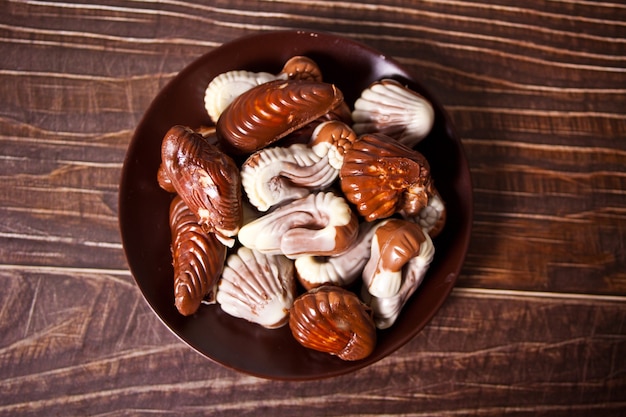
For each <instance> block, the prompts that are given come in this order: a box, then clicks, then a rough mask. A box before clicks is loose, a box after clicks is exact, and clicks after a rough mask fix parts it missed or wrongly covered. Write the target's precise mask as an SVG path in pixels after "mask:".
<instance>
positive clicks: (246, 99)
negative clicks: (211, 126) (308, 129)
mask: <svg viewBox="0 0 626 417" xmlns="http://www.w3.org/2000/svg"><path fill="white" fill-rule="evenodd" d="M341 102H343V94H342V93H341V91H340V90H339V89H337V88H336V87H335V86H334V85H332V84H327V83H323V82H315V81H303V80H284V81H283V80H275V81H270V82H267V83H263V84H261V85H259V86H257V87H254V88H252V89H250V90H248V91H246V92H245V93H243V94H241V95H240V96H239V97H237V98H236V99H235V100H234V101H233V102H232V103H231V105H230V106H228V107H227V108H226V110H224V112H223V113H222V115H221V116H220V118H219V120H218V122H217V133H218V137H219V138H220V141H221V143H222V144H223V146H224V147H225V148H226V149H229V150H231V151H232V152H233V153H236V154H246V153H252V152H255V151H257V150H259V149H261V148H263V147H266V146H267V145H269V144H271V143H273V142H275V141H277V140H279V139H281V138H283V137H284V136H286V135H288V134H289V133H291V132H293V131H294V130H296V129H299V128H301V127H302V126H304V125H306V124H308V123H309V122H311V121H313V120H315V119H317V118H318V117H320V116H322V115H324V114H326V113H328V112H329V111H331V110H332V109H334V108H335V107H337V106H338V105H339V104H340V103H341Z"/></svg>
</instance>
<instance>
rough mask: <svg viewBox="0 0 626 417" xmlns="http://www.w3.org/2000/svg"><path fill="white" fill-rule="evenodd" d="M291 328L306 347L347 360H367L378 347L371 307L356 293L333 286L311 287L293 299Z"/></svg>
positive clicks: (290, 315)
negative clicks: (311, 288)
mask: <svg viewBox="0 0 626 417" xmlns="http://www.w3.org/2000/svg"><path fill="white" fill-rule="evenodd" d="M289 328H290V329H291V333H292V334H293V336H294V337H295V339H296V340H297V341H298V342H299V343H300V344H302V345H303V346H304V347H307V348H309V349H313V350H317V351H320V352H326V353H329V354H331V355H336V356H338V357H339V358H341V359H343V360H346V361H356V360H359V359H364V358H366V357H368V356H369V355H370V354H371V353H372V351H373V350H374V347H375V346H376V326H375V325H374V320H373V319H372V311H371V309H370V308H369V307H368V306H366V305H365V304H364V303H363V302H361V300H359V298H358V297H357V296H356V295H355V294H354V293H352V292H350V291H348V290H344V289H343V288H340V287H335V286H331V285H328V286H322V287H318V288H315V289H313V290H310V291H309V292H307V293H305V294H303V295H301V296H300V297H298V298H297V299H296V300H295V301H294V303H293V307H291V312H290V314H289Z"/></svg>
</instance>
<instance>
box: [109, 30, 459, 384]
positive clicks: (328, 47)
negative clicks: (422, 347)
mask: <svg viewBox="0 0 626 417" xmlns="http://www.w3.org/2000/svg"><path fill="white" fill-rule="evenodd" d="M294 55H306V56H309V57H310V58H312V59H314V60H315V62H317V63H318V65H319V66H320V68H321V70H322V72H323V74H324V80H325V81H326V82H330V83H336V84H337V85H338V86H340V87H341V90H342V92H343V94H344V97H345V100H346V101H347V102H348V103H353V102H354V100H356V98H357V97H358V96H359V94H360V92H361V91H362V89H364V88H366V87H367V86H368V85H370V84H371V83H372V82H373V81H375V80H377V79H381V78H384V77H391V78H394V79H398V80H399V81H401V82H403V83H405V84H407V85H408V86H410V87H411V88H412V89H415V90H416V91H418V92H419V93H420V94H422V95H424V96H425V97H427V98H428V99H429V100H430V101H431V102H432V103H433V105H434V108H435V125H434V127H433V130H432V132H431V133H430V135H429V136H428V137H426V138H425V139H424V140H423V141H422V142H421V143H420V144H419V145H418V149H419V151H420V152H422V153H423V154H424V155H425V156H426V157H427V158H428V161H429V163H430V165H431V169H432V175H433V178H434V180H435V183H436V186H437V189H438V190H439V192H440V193H441V196H442V198H443V200H444V201H445V202H446V207H447V209H448V221H447V223H446V225H445V227H444V229H443V230H442V232H441V233H440V234H439V236H437V238H435V239H434V243H435V246H436V255H435V259H434V260H433V262H432V264H431V266H430V269H429V271H428V274H427V276H426V277H425V279H424V282H423V284H422V285H421V286H420V288H419V289H418V291H417V292H416V293H415V294H414V295H413V297H412V298H411V299H410V300H409V301H408V302H407V304H406V305H405V307H404V310H403V312H402V314H400V316H399V317H398V320H397V321H396V322H395V323H394V325H393V326H392V327H391V328H390V329H388V330H385V331H379V334H378V338H377V343H376V348H375V349H374V351H373V352H372V354H371V355H369V356H368V357H367V358H366V359H364V360H361V361H356V362H349V361H343V360H341V359H339V358H336V357H333V356H331V355H328V354H326V353H322V352H315V351H312V350H309V349H306V348H304V347H302V346H301V345H299V344H298V343H297V342H296V341H295V340H294V338H293V336H292V335H291V332H290V330H289V328H287V326H285V327H283V328H280V329H276V330H268V329H264V328H262V327H260V326H258V325H255V324H252V323H248V322H246V321H245V320H241V319H236V318H234V317H230V316H229V315H228V314H226V313H224V312H223V311H221V310H220V307H219V306H217V305H213V306H202V308H201V309H200V310H199V311H198V313H196V314H195V315H194V316H193V317H183V316H181V315H180V313H178V311H177V310H176V307H175V306H174V294H173V291H172V283H173V270H172V265H171V261H172V259H171V254H170V248H169V246H170V244H169V242H170V231H169V226H168V207H169V204H170V200H171V199H172V194H171V193H167V192H166V191H164V190H162V189H161V188H160V187H159V185H158V183H157V181H156V178H157V170H158V167H159V164H160V160H161V158H160V145H161V140H162V138H163V136H164V134H165V132H167V131H168V129H170V128H171V127H172V126H173V125H176V124H182V125H188V126H192V127H199V126H202V125H208V124H210V119H209V117H208V115H207V114H206V111H205V109H204V105H203V99H204V90H205V89H206V86H207V85H208V83H209V81H210V80H211V79H212V78H214V77H215V76H217V75H219V74H221V73H223V72H225V71H229V70H234V69H248V70H251V71H268V72H272V73H277V72H279V71H280V70H281V68H282V66H283V65H284V63H285V62H286V61H287V60H288V59H289V58H290V57H292V56H294ZM416 58H419V59H422V60H428V56H423V57H416ZM417 80H418V78H417V77H416V76H414V75H412V74H411V73H409V72H408V71H407V70H405V69H403V68H402V67H401V66H400V65H399V64H398V63H397V62H396V61H394V60H393V59H392V58H390V57H387V56H384V55H383V54H382V53H381V52H379V51H376V50H374V49H372V48H369V47H367V46H364V45H362V44H360V43H356V42H354V41H351V40H347V39H345V38H341V37H337V36H334V35H329V34H322V33H310V32H305V31H297V32H296V31H285V32H274V33H265V34H260V35H255V36H252V37H247V38H242V39H238V40H235V41H234V42H232V43H229V44H227V45H224V46H222V47H220V48H217V49H215V50H213V51H211V52H209V53H207V54H206V55H204V56H202V57H200V58H199V59H198V60H196V61H195V62H193V63H192V64H191V65H189V66H188V67H186V68H185V69H184V70H183V71H182V72H181V73H180V74H179V75H178V76H177V77H175V78H174V79H173V80H172V81H171V82H170V83H169V84H168V85H167V86H166V87H165V88H164V89H163V90H162V91H161V92H160V93H159V94H158V95H157V97H156V98H155V100H154V101H153V103H152V104H151V106H150V107H149V108H148V110H147V112H146V114H145V116H144V118H143V119H142V121H141V123H140V124H139V125H138V127H137V129H136V132H135V135H134V137H133V139H132V142H131V144H130V147H129V149H128V153H127V156H126V160H125V162H124V168H123V173H122V179H121V188H120V201H119V214H120V227H121V233H122V241H123V245H124V250H125V252H126V257H127V259H128V263H129V266H130V269H131V272H132V274H133V276H134V278H135V280H136V282H137V285H138V286H139V288H140V290H141V291H142V293H143V295H144V297H145V299H146V300H147V302H148V303H149V304H150V306H151V307H152V309H153V310H154V311H155V313H156V314H157V315H158V316H159V317H160V319H161V320H162V321H163V323H164V324H165V325H166V326H167V327H168V328H170V329H171V330H172V332H173V333H174V334H176V335H177V336H178V337H179V338H180V339H181V340H183V341H184V342H185V343H187V344H188V345H189V346H191V347H192V348H193V349H195V350H197V351H198V352H200V353H201V354H202V355H204V356H206V357H207V358H210V359H211V360H213V361H215V362H217V363H220V364H222V365H224V366H226V367H230V368H232V369H236V370H238V371H242V372H245V373H248V374H252V375H256V376H260V377H265V378H274V379H283V380H306V379H317V378H324V377H331V376H336V375H341V374H345V373H348V372H352V371H355V370H357V369H359V368H362V367H364V366H367V365H370V364H372V363H374V362H377V361H379V360H380V359H382V358H384V357H386V356H387V355H389V354H391V353H393V352H394V351H396V350H397V349H398V348H400V347H401V346H403V345H405V344H406V343H407V342H408V341H409V340H411V339H412V338H413V337H414V336H415V335H416V334H417V333H418V332H419V331H420V330H421V329H422V328H423V327H424V326H425V325H426V324H427V323H428V322H429V321H430V319H431V318H432V317H433V315H434V314H435V313H436V312H437V311H438V309H439V307H440V306H441V305H442V303H443V302H444V301H445V299H446V298H447V297H448V294H449V293H450V291H451V290H452V288H453V286H454V283H455V281H456V279H457V276H458V274H459V271H460V270H461V266H462V264H463V261H464V257H465V253H466V251H467V246H468V243H469V236H470V227H471V219H472V190H471V181H470V174H469V168H468V164H467V160H466V158H465V155H464V151H463V148H462V145H461V143H460V141H459V139H458V138H457V137H456V135H455V132H454V129H453V127H452V125H451V123H450V120H449V118H448V116H447V114H446V113H445V112H444V110H443V108H442V107H441V106H440V105H439V104H438V102H437V101H436V100H435V99H434V98H433V96H432V95H431V94H430V93H429V92H428V91H426V89H425V88H424V87H423V86H422V85H420V84H419V82H418V81H417Z"/></svg>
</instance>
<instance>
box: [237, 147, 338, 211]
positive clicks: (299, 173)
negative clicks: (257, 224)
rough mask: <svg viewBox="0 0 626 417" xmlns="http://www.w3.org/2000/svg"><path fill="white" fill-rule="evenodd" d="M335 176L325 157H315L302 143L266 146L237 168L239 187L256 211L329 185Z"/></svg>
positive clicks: (334, 171)
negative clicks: (239, 179)
mask: <svg viewBox="0 0 626 417" xmlns="http://www.w3.org/2000/svg"><path fill="white" fill-rule="evenodd" d="M338 176H339V170H338V169H336V168H334V167H333V166H332V165H331V164H330V163H329V160H328V157H327V155H317V154H316V153H315V152H314V150H313V149H311V148H310V147H308V146H306V145H303V144H298V143H296V144H293V145H291V146H288V147H280V146H276V147H269V148H265V149H261V150H259V151H257V152H255V153H254V154H252V155H251V156H250V157H249V158H248V159H247V160H246V161H245V162H244V163H243V165H242V167H241V184H242V186H243V189H244V191H245V192H246V195H247V196H248V199H249V201H250V203H251V204H252V205H254V206H255V207H256V208H257V209H258V210H260V211H267V210H268V209H269V208H270V207H272V206H275V205H277V204H280V203H283V202H285V201H289V200H295V199H298V198H302V197H305V196H306V195H308V194H309V193H310V192H311V191H314V190H322V189H324V188H326V187H328V186H330V185H331V184H332V183H333V182H334V181H335V180H336V179H337V177H338Z"/></svg>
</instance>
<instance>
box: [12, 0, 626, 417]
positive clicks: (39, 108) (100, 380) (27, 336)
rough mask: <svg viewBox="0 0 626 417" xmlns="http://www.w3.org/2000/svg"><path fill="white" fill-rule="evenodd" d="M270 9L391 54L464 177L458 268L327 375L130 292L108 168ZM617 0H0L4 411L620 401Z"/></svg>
mask: <svg viewBox="0 0 626 417" xmlns="http://www.w3.org/2000/svg"><path fill="white" fill-rule="evenodd" d="M277 29H309V30H319V31H330V32H334V33H337V34H340V35H343V36H346V37H349V38H351V39H355V40H357V41H361V42H364V43H367V44H369V45H371V46H372V47H374V48H377V49H379V50H381V51H383V52H384V53H385V54H387V55H389V56H392V57H394V58H396V59H397V60H398V61H400V62H401V63H402V64H403V65H405V66H407V67H408V68H409V69H411V70H412V71H414V72H415V74H417V75H418V76H419V79H420V80H421V81H422V82H423V83H424V84H425V85H426V86H427V87H428V88H429V89H430V90H431V92H432V93H433V94H434V95H435V96H436V97H438V98H439V99H440V100H441V102H442V103H443V105H444V106H445V107H446V109H447V110H448V112H449V113H450V116H451V117H452V119H453V121H454V122H455V124H456V127H457V131H458V134H459V136H460V137H461V138H462V141H463V144H464V146H465V149H466V152H467V156H468V159H469V162H470V167H471V172H472V177H473V183H474V187H475V224H474V231H473V237H472V241H471V245H470V250H469V253H468V256H467V261H466V264H465V267H464V269H463V271H462V274H461V277H460V279H459V281H458V288H457V289H456V290H455V291H454V292H453V295H452V297H451V298H450V299H449V300H448V302H447V303H446V304H445V305H444V307H443V309H442V310H441V311H440V312H439V314H437V316H436V317H435V318H434V319H433V321H432V323H431V324H430V325H429V326H427V327H426V328H425V329H424V331H423V332H422V333H420V334H419V335H418V336H417V337H416V338H415V339H413V340H412V341H411V342H410V343H409V344H408V345H407V346H405V347H404V348H402V349H400V350H399V351H398V352H396V353H395V354H394V355H392V356H390V357H388V358H387V359H385V360H383V361H381V362H379V363H377V364H375V365H374V366H371V367H369V368H367V369H364V370H361V371H359V372H357V373H355V374H352V375H346V376H343V377H339V378H334V379H329V380H323V381H318V382H303V383H289V382H276V381H274V382H272V381H266V380H262V379H258V378H254V377H248V376H246V375H242V374H238V373H235V372H233V371H230V370H228V369H225V368H223V367H221V366H220V365H216V364H214V363H211V362H210V361H208V360H206V359H204V358H203V357H201V356H200V355H199V354H197V353H195V352H193V351H192V350H191V349H190V348H188V347H187V346H186V345H184V344H183V343H182V342H180V341H179V340H178V339H177V338H176V337H174V336H173V335H172V334H170V333H169V331H168V330H167V329H166V328H165V327H164V326H163V325H162V324H161V323H160V322H159V320H158V319H157V318H156V316H155V315H154V314H153V313H152V312H151V310H150V309H149V307H148V306H147V305H146V303H145V302H144V301H143V299H142V297H141V294H140V292H139V290H138V288H137V287H136V285H135V284H134V282H133V280H132V277H131V276H130V274H129V272H128V271H127V267H126V262H125V259H124V255H123V251H122V247H121V241H120V237H119V231H118V225H117V208H118V207H117V192H118V184H119V179H120V178H119V176H120V174H121V167H122V163H123V159H124V156H125V152H126V149H127V147H128V144H129V142H130V140H131V138H132V134H133V130H134V128H135V126H136V125H137V123H138V122H139V120H140V118H141V116H142V115H143V113H144V112H145V110H146V109H147V108H148V106H149V104H150V102H151V100H152V98H153V97H154V96H155V95H156V94H157V92H158V91H159V90H160V89H161V88H163V86H164V85H165V84H166V83H167V82H168V81H169V80H170V79H171V78H172V77H174V76H175V75H176V74H177V73H178V71H180V70H181V69H182V68H184V67H185V66H186V65H188V64H189V63H191V62H192V61H193V60H194V59H196V58H197V57H198V56H200V55H201V54H203V53H205V52H208V51H210V50H212V49H213V48H216V47H218V46H219V45H221V44H222V43H224V42H227V41H229V40H231V39H234V38H236V37H239V36H243V35H249V34H254V33H260V32H264V31H269V30H277ZM625 33H626V6H624V5H623V4H620V3H618V2H589V1H578V0H565V1H538V2H522V3H520V2H518V1H513V0H494V1H488V2H487V1H485V2H473V1H464V0H459V1H453V2H443V1H408V0H372V1H366V2H363V1H357V0H348V1H341V2H337V1H321V0H315V1H308V0H303V1H300V0H280V1H257V2H251V1H242V0H235V1H223V0H206V1H202V2H190V1H162V2H143V1H132V0H102V1H98V0H93V1H91V0H90V1H83V2H73V1H67V2H54V1H47V0H41V1H40V0H37V1H6V2H1V3H0V49H1V51H2V54H0V96H1V97H3V100H2V102H1V104H0V180H1V181H0V215H1V216H2V218H3V222H2V223H0V287H1V288H3V290H2V291H0V385H1V386H2V387H3V390H2V392H0V415H7V416H16V415H101V416H115V415H120V416H121V415H155V414H158V415H206V414H210V415H217V416H219V415H224V416H225V415H242V416H245V415H259V414H270V415H275V416H288V415H302V416H309V415H311V416H312V415H355V416H356V415H359V416H367V415H383V414H384V415H403V416H431V415H437V416H458V415H475V416H500V415H512V416H537V415H539V416H541V415H546V416H548V415H549V416H561V415H562V416H588V415H601V416H621V415H624V413H625V412H626V397H625V396H624V392H626V362H625V360H624V358H625V357H626V355H625V353H626V328H625V326H626V324H625V323H626V308H625V307H624V306H625V305H626V304H625V303H624V301H625V299H624V296H626V275H625V273H626V272H625V271H626V248H625V244H624V242H626V191H624V190H626V175H625V167H626V142H625V141H624V140H623V139H624V132H626V53H625V51H626V35H625Z"/></svg>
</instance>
